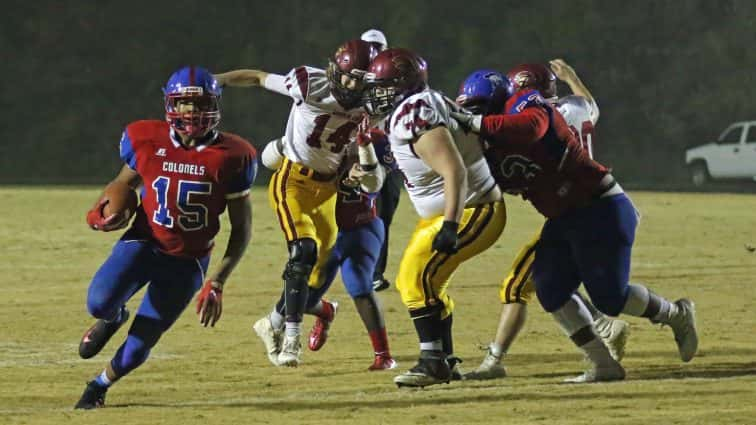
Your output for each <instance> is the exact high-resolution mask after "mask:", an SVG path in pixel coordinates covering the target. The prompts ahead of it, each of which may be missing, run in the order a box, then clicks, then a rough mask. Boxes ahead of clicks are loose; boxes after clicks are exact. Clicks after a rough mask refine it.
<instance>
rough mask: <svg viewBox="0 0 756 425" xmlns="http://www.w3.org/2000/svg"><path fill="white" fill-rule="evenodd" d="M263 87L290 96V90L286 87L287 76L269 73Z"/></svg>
mask: <svg viewBox="0 0 756 425" xmlns="http://www.w3.org/2000/svg"><path fill="white" fill-rule="evenodd" d="M263 87H265V89H266V90H270V91H272V92H276V93H278V94H282V95H284V96H289V90H288V89H287V88H286V77H285V76H283V75H278V74H268V76H267V77H265V81H263Z"/></svg>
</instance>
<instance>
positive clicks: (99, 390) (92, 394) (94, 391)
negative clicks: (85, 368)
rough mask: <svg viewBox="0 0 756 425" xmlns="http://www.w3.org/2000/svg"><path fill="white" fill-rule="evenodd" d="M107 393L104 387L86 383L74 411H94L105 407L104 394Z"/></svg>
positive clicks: (91, 382)
mask: <svg viewBox="0 0 756 425" xmlns="http://www.w3.org/2000/svg"><path fill="white" fill-rule="evenodd" d="M107 392H108V389H107V388H106V387H101V386H99V385H97V383H96V382H95V381H90V382H87V387H86V388H85V389H84V393H83V394H82V395H81V398H80V399H79V401H78V402H77V403H76V406H74V409H85V410H90V409H96V408H99V407H103V406H104V405H105V393H107Z"/></svg>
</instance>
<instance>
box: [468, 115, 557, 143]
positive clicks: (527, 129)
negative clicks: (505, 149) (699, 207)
mask: <svg viewBox="0 0 756 425" xmlns="http://www.w3.org/2000/svg"><path fill="white" fill-rule="evenodd" d="M480 128H481V136H483V137H484V138H485V139H486V140H488V141H490V142H493V143H497V142H509V143H530V142H534V141H536V140H539V139H541V138H542V137H543V136H544V135H545V134H546V131H547V130H548V128H549V115H548V113H547V112H546V110H545V109H543V108H540V107H532V108H527V109H525V110H524V111H522V112H520V113H518V114H506V115H489V116H487V117H485V118H483V121H482V122H481V127H480Z"/></svg>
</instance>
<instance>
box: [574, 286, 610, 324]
mask: <svg viewBox="0 0 756 425" xmlns="http://www.w3.org/2000/svg"><path fill="white" fill-rule="evenodd" d="M575 295H577V296H578V297H580V299H581V300H582V301H583V305H585V308H586V309H588V312H589V313H591V318H593V321H594V322H595V321H596V320H598V319H600V318H602V317H604V314H603V313H601V312H600V311H598V309H597V308H596V306H594V305H593V304H591V302H590V301H589V300H588V299H586V298H585V297H584V296H583V294H581V293H580V292H575Z"/></svg>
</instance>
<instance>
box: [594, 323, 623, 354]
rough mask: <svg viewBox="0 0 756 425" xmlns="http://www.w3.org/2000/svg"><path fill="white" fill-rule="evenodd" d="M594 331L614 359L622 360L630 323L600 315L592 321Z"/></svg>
mask: <svg viewBox="0 0 756 425" xmlns="http://www.w3.org/2000/svg"><path fill="white" fill-rule="evenodd" d="M593 327H594V328H595V329H596V333H597V334H598V336H599V337H601V339H602V340H604V344H606V348H608V349H609V354H611V356H612V358H613V359H614V360H617V361H618V362H619V361H622V358H623V357H624V356H625V344H627V336H628V335H629V334H630V325H629V324H628V323H627V322H625V321H624V320H617V319H611V318H609V317H606V316H601V317H599V318H598V319H596V320H595V321H594V322H593Z"/></svg>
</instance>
